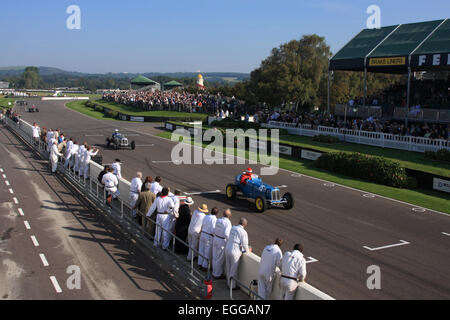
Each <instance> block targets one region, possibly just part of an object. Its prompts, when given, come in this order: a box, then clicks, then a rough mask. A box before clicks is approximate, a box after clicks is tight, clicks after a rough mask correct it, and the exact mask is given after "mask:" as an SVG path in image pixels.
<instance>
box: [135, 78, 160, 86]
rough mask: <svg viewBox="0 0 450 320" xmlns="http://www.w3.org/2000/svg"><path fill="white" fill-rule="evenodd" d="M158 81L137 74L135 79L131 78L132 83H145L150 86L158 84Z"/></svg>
mask: <svg viewBox="0 0 450 320" xmlns="http://www.w3.org/2000/svg"><path fill="white" fill-rule="evenodd" d="M156 83H157V82H156V81H153V80H151V79H149V78H146V77H144V76H137V77H136V78H134V79H133V80H131V84H135V85H145V86H149V85H152V84H156Z"/></svg>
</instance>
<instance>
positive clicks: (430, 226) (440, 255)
mask: <svg viewBox="0 0 450 320" xmlns="http://www.w3.org/2000/svg"><path fill="white" fill-rule="evenodd" d="M34 103H35V104H36V106H37V107H38V108H39V109H40V112H39V113H28V112H25V110H24V107H17V108H18V109H17V110H18V111H19V113H21V114H22V118H23V119H24V120H26V121H28V122H29V123H31V124H32V123H33V122H34V121H36V122H37V123H38V124H39V125H40V126H41V127H46V128H53V129H55V128H59V129H61V131H62V132H64V133H65V135H66V137H67V138H68V137H74V138H75V139H76V140H77V141H79V142H80V141H87V142H88V143H89V144H92V145H95V146H99V147H100V148H101V149H102V150H101V154H102V155H103V162H104V163H111V162H112V161H113V160H114V159H115V158H117V157H118V158H120V159H121V161H122V162H123V163H124V164H123V166H122V171H123V176H124V177H125V178H126V179H127V180H131V178H132V177H133V176H134V174H135V172H136V171H137V170H141V171H142V172H143V173H144V176H146V175H151V176H153V177H155V176H156V175H160V176H161V177H162V179H163V181H162V184H163V185H165V186H169V187H171V189H172V190H174V189H175V188H176V189H180V190H182V191H183V192H186V193H202V194H194V195H192V197H193V199H194V201H195V205H194V206H196V205H199V204H201V203H203V202H204V203H207V204H208V207H209V208H212V207H214V206H217V207H218V208H219V209H220V211H221V213H220V214H222V211H223V209H225V208H228V207H229V208H231V209H232V213H233V216H232V219H231V220H232V223H233V225H234V224H236V223H237V222H238V221H239V218H241V217H245V218H247V219H248V220H249V224H248V227H247V231H248V234H249V241H250V245H251V246H252V247H253V251H254V252H255V253H256V254H258V255H260V254H261V252H262V250H263V248H264V246H265V245H267V244H270V243H272V242H273V241H274V239H275V238H276V237H282V238H283V239H284V240H285V244H284V245H283V247H282V250H283V251H286V250H291V249H292V247H293V245H294V244H295V243H297V242H300V243H302V244H303V247H304V254H305V256H306V257H308V261H311V262H310V263H308V265H307V266H308V267H307V270H308V275H307V279H306V280H307V282H309V283H310V284H311V285H313V286H315V287H317V288H318V289H320V290H322V291H324V292H326V293H328V294H330V295H331V296H333V297H335V298H337V299H450V274H449V272H448V271H449V270H450V250H449V248H450V236H449V235H450V217H449V216H448V215H445V214H441V213H438V212H433V211H429V210H425V211H424V212H418V211H414V210H412V209H413V208H414V206H412V205H408V204H405V203H401V202H398V201H394V200H391V199H385V198H382V197H379V196H375V197H370V196H367V195H366V194H365V193H364V192H361V191H358V190H353V189H350V188H345V187H341V186H336V185H333V184H331V185H330V184H326V183H325V182H324V181H321V180H317V179H314V178H310V177H306V176H300V175H297V174H293V173H292V172H288V171H285V170H280V171H279V172H278V174H277V175H275V176H266V177H263V179H264V182H266V183H269V184H272V185H274V186H281V185H285V186H287V187H286V188H282V189H281V191H282V193H283V192H284V191H289V192H291V193H292V194H293V196H294V199H295V207H294V209H292V210H290V211H286V210H283V209H270V210H267V211H266V212H264V213H262V214H259V213H257V212H255V210H254V204H253V203H252V202H249V201H248V200H246V199H238V200H236V201H234V202H228V201H227V200H226V199H225V193H224V191H225V186H226V185H227V184H228V183H231V182H232V181H233V178H234V176H235V175H236V174H238V173H240V172H242V171H243V170H244V169H245V168H246V167H247V165H175V164H174V163H172V162H170V160H171V158H170V154H171V150H172V148H173V146H174V143H172V142H170V141H168V140H165V139H161V138H159V137H155V136H152V134H155V133H158V132H161V131H160V129H159V127H162V125H161V124H148V123H147V124H146V123H131V122H120V121H110V120H97V119H93V118H89V117H87V116H85V115H82V114H80V113H78V112H75V111H72V110H70V109H68V108H66V107H65V106H64V103H65V102H46V101H36V102H34ZM28 104H30V102H28ZM116 128H118V129H120V130H121V132H122V133H125V134H126V136H127V137H128V138H129V139H130V140H135V141H136V144H137V149H136V150H135V151H131V150H119V151H114V150H107V149H105V139H106V137H107V136H110V135H111V134H112V132H113V130H114V129H116ZM253 168H254V170H255V169H257V170H256V171H255V172H256V173H258V174H259V170H258V168H260V166H259V165H256V166H253ZM216 190H219V192H216ZM449 205H450V202H449ZM315 260H317V261H315ZM373 265H375V266H378V267H379V268H380V271H381V289H379V290H378V289H374V290H369V289H368V287H367V280H368V278H369V276H370V274H368V273H367V269H368V267H369V266H373Z"/></svg>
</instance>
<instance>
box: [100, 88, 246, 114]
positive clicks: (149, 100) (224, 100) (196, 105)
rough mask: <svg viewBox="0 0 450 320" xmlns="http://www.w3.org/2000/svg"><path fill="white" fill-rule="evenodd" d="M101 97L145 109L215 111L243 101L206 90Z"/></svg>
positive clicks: (133, 93) (120, 94) (233, 106)
mask: <svg viewBox="0 0 450 320" xmlns="http://www.w3.org/2000/svg"><path fill="white" fill-rule="evenodd" d="M103 99H104V100H106V101H113V102H117V103H121V104H125V105H128V106H135V107H139V108H142V109H144V110H147V111H151V110H175V111H183V112H204V113H208V112H209V113H215V112H216V111H217V110H218V109H219V108H226V109H229V110H234V111H235V110H236V109H238V108H239V107H240V106H241V105H242V104H243V102H242V101H239V100H238V99H235V97H225V96H223V95H221V94H220V93H219V94H216V95H212V94H209V93H206V92H197V93H189V92H187V91H178V90H175V91H155V92H151V91H135V90H128V91H115V92H109V93H104V94H103Z"/></svg>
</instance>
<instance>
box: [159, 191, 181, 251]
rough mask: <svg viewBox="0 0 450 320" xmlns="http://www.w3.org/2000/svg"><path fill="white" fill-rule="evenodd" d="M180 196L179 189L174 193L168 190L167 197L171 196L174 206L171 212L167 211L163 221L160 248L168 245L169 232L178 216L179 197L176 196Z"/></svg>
mask: <svg viewBox="0 0 450 320" xmlns="http://www.w3.org/2000/svg"><path fill="white" fill-rule="evenodd" d="M179 196H181V191H180V190H175V193H172V192H169V197H170V198H172V201H173V204H174V207H173V210H172V212H170V213H169V218H168V219H167V220H166V221H165V224H164V225H163V228H164V232H163V235H162V238H163V240H162V243H163V244H162V249H163V250H167V249H168V248H169V246H170V240H172V235H171V234H170V233H169V232H172V233H173V232H174V229H175V223H176V222H177V219H178V217H179V214H178V210H179V209H180V199H179V198H178V197H179Z"/></svg>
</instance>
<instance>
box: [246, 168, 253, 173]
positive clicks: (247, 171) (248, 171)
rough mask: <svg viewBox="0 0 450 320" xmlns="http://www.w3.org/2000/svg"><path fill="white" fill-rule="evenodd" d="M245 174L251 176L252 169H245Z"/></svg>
mask: <svg viewBox="0 0 450 320" xmlns="http://www.w3.org/2000/svg"><path fill="white" fill-rule="evenodd" d="M245 173H248V174H252V173H253V170H252V168H247V170H246V171H245Z"/></svg>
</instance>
